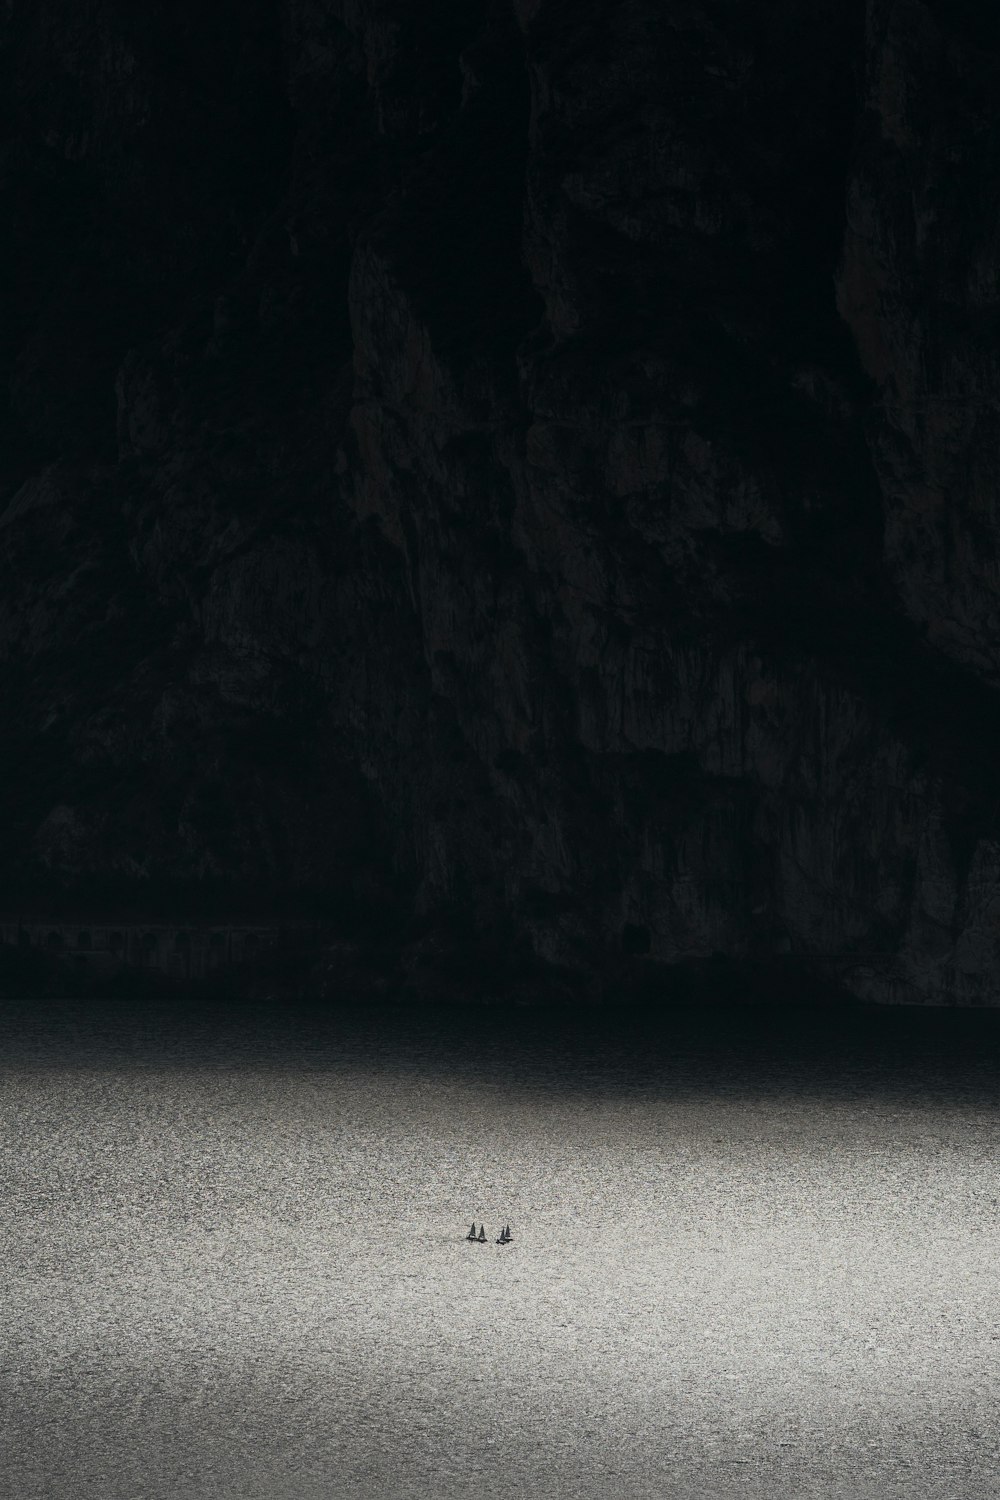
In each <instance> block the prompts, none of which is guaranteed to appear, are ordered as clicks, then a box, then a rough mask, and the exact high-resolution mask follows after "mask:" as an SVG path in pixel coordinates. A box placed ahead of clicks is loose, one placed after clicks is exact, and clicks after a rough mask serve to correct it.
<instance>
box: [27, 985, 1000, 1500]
mask: <svg viewBox="0 0 1000 1500" xmlns="http://www.w3.org/2000/svg"><path fill="white" fill-rule="evenodd" d="M998 1023H1000V1017H998V1016H994V1015H984V1014H969V1013H966V1014H964V1015H956V1014H953V1013H947V1014H940V1013H939V1014H938V1015H927V1014H924V1013H915V1012H890V1013H878V1012H875V1013H868V1012H863V1011H862V1012H853V1011H850V1012H844V1013H837V1014H834V1013H831V1014H827V1015H825V1016H823V1017H820V1018H818V1019H816V1020H815V1021H813V1022H806V1021H805V1020H804V1019H803V1018H802V1016H801V1015H797V1014H794V1013H791V1012H784V1013H783V1012H774V1013H769V1012H764V1011H749V1010H748V1011H744V1012H736V1013H733V1012H719V1013H718V1014H717V1015H714V1016H711V1017H708V1018H704V1017H703V1018H702V1019H698V1017H697V1016H694V1015H691V1014H689V1013H682V1014H680V1015H677V1016H675V1017H674V1018H673V1019H672V1020H671V1021H669V1022H665V1023H662V1024H660V1025H658V1026H653V1025H652V1023H649V1022H639V1021H636V1022H633V1023H628V1024H621V1025H617V1026H616V1025H614V1024H613V1023H611V1022H609V1021H601V1020H596V1019H594V1018H593V1017H589V1016H588V1017H586V1018H583V1017H577V1018H575V1019H573V1018H565V1019H563V1020H560V1019H559V1018H548V1019H545V1018H540V1017H538V1016H535V1015H527V1014H525V1013H520V1014H519V1015H518V1016H517V1017H516V1019H511V1018H509V1017H508V1018H503V1017H500V1016H499V1015H497V1014H493V1013H488V1014H486V1015H483V1014H478V1015H473V1014H471V1013H463V1012H460V1011H448V1012H444V1011H442V1012H433V1011H424V1012H420V1013H409V1014H405V1013H399V1012H385V1013H377V1012H376V1013H361V1012H359V1011H352V1010H349V1009H345V1010H343V1011H340V1012H337V1013H335V1014H333V1015H330V1016H327V1017H325V1018H324V1017H317V1016H314V1015H303V1014H301V1013H298V1014H295V1015H285V1016H284V1017H279V1016H276V1015H274V1014H273V1013H271V1014H268V1013H265V1012H264V1011H259V1012H256V1013H254V1014H252V1015H250V1014H244V1015H243V1016H242V1017H240V1018H234V1017H232V1016H228V1017H227V1016H220V1015H210V1016H205V1015H202V1016H196V1015H194V1014H192V1013H190V1012H188V1013H170V1012H168V1010H166V1009H165V1008H164V1007H163V1005H162V1004H161V1003H159V1002H158V1004H157V1007H156V1008H155V1009H150V1010H147V1011H144V1012H142V1013H141V1014H137V1013H136V1012H134V1011H130V1010H128V1009H127V1008H125V1007H121V1006H119V1007H118V1008H112V1007H105V1008H99V1009H97V1010H95V1009H94V1008H93V1007H90V1008H89V1009H86V1008H84V1007H82V1006H78V1005H74V1004H69V1003H66V1004H63V1005H53V1004H51V1003H49V1004H48V1008H47V1010H46V1011H45V1012H44V1013H40V1012H39V1011H38V1010H37V1009H35V1010H33V1009H32V1008H31V1007H29V1006H28V1005H25V1006H23V1007H16V1006H10V1005H7V1007H6V1009H5V1010H4V1011H3V1012H2V1013H0V1069H2V1071H0V1251H2V1256H0V1274H2V1288H3V1307H2V1327H0V1355H2V1363H0V1430H2V1433H3V1442H2V1448H0V1493H2V1494H4V1495H10V1496H12V1497H18V1500H34V1497H45V1500H49V1497H59V1500H62V1497H73V1500H91V1497H93V1500H98V1497H99V1500H112V1497H114V1500H139V1497H142V1500H146V1497H150V1500H153V1497H161V1496H162V1497H170V1500H181V1497H202V1496H226V1497H239V1500H257V1497H266V1500H279V1497H281V1500H283V1497H286V1496H287V1497H290V1500H291V1497H294V1500H312V1497H320V1496H322V1497H324V1500H326V1497H330V1500H354V1497H362V1496H363V1497H366V1500H367V1497H382V1496H384V1497H403V1496H413V1497H425V1496H426V1497H430V1500H437V1497H450V1496H463V1497H466V1496H468V1495H469V1494H470V1493H476V1494H479V1493H484V1492H486V1491H491V1492H496V1493H502V1494H504V1495H506V1496H512V1497H520V1496H532V1497H534V1496H546V1497H554V1496H561V1497H577V1496H579V1497H587V1500H590V1497H594V1500H598V1497H600V1500H606V1497H611V1496H622V1497H639V1496H643V1497H645V1496H649V1497H654V1496H655V1497H657V1500H663V1497H671V1496H678V1497H680V1496H684V1497H687V1496H691V1497H695V1496H697V1497H699V1500H702V1497H712V1496H726V1497H728V1496H737V1495H739V1496H760V1497H768V1500H770V1497H786V1496H787V1497H793V1496H794V1497H804V1496H844V1497H848V1496H850V1497H855V1496H858V1497H865V1496H879V1497H882V1496H898V1497H900V1500H904V1497H905V1500H919V1497H924V1496H928V1497H930V1496H933V1497H935V1500H959V1497H963V1500H964V1497H966V1496H972V1495H982V1496H988V1495H990V1494H994V1493H996V1482H997V1481H996V1477H995V1476H996V1472H997V1469H998V1467H1000V1465H998V1436H997V1393H998V1390H1000V1379H998V1377H1000V1368H998V1365H1000V1299H998V1290H1000V1287H998V1264H1000V1261H998V1249H1000V1232H998V1204H997V1200H998V1198H1000V1180H998V1173H997V1154H998V1135H1000V1116H998V1112H997V1094H996V1078H997V1073H996V1060H997V1052H998V1049H997V1040H998V1035H1000V1027H998ZM518 1028H520V1030H518ZM473 1219H475V1220H476V1222H477V1224H478V1223H479V1222H480V1221H481V1220H483V1219H485V1221H486V1224H487V1229H488V1232H489V1234H490V1239H491V1242H490V1243H489V1244H487V1245H484V1246H479V1245H475V1246H473V1245H469V1244H467V1243H466V1242H465V1240H464V1238H463V1236H464V1235H465V1233H466V1231H467V1229H468V1226H469V1224H470V1222H471V1221H472V1220H473ZM506 1220H509V1221H510V1223H511V1225H512V1228H513V1230H514V1234H515V1239H514V1243H513V1244H512V1245H511V1246H509V1247H498V1246H496V1245H495V1244H493V1243H492V1240H493V1238H494V1237H495V1235H496V1233H497V1231H498V1229H499V1227H500V1225H501V1224H502V1223H503V1222H504V1221H506Z"/></svg>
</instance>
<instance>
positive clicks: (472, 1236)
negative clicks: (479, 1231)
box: [465, 1219, 476, 1240]
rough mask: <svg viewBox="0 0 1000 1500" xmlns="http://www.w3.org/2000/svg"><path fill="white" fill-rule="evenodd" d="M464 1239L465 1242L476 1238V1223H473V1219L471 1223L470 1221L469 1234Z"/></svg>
mask: <svg viewBox="0 0 1000 1500" xmlns="http://www.w3.org/2000/svg"><path fill="white" fill-rule="evenodd" d="M465 1238H466V1239H467V1240H474V1239H475V1238H476V1221H475V1219H473V1221H472V1228H471V1229H470V1230H469V1232H468V1234H467V1235H466V1236H465Z"/></svg>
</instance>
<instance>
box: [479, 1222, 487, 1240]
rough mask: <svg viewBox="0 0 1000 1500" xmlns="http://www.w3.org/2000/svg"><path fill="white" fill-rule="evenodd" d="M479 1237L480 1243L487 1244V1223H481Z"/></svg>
mask: <svg viewBox="0 0 1000 1500" xmlns="http://www.w3.org/2000/svg"><path fill="white" fill-rule="evenodd" d="M477 1238H478V1242H479V1244H480V1245H485V1244H486V1225H485V1224H480V1226H479V1234H478V1236H477Z"/></svg>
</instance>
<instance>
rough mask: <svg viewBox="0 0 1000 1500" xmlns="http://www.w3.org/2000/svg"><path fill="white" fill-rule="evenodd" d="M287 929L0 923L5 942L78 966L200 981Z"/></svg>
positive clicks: (248, 957) (249, 956) (282, 936)
mask: <svg viewBox="0 0 1000 1500" xmlns="http://www.w3.org/2000/svg"><path fill="white" fill-rule="evenodd" d="M288 937H289V933H288V930H287V928H285V927H283V926H271V927H268V926H259V925H256V924H250V923H248V924H240V925H232V924H219V925H203V924H194V923H188V924H186V925H185V924H182V923H176V922H106V923H97V922H44V921H35V920H30V921H29V920H20V919H18V918H9V917H8V918H3V919H0V942H3V943H5V944H10V945H12V946H17V947H22V948H37V949H42V950H44V951H45V952H47V953H48V954H50V955H51V956H52V957H53V958H60V959H65V960H66V961H68V962H69V963H72V964H75V965H76V966H78V967H81V968H82V967H86V968H87V969H90V970H94V971H98V972H100V971H107V972H112V971H113V970H115V969H118V968H121V967H122V966H123V965H126V964H127V965H129V966H130V967H135V968H144V969H156V970H158V971H159V972H160V973H163V974H169V975H172V976H173V977H175V978H177V979H198V978H201V977H203V976H204V975H206V974H210V973H212V972H213V971H214V970H216V969H222V968H226V967H227V966H228V965H230V964H237V963H248V962H250V961H252V960H253V959H255V958H257V957H259V955H260V954H261V953H262V952H264V951H265V950H266V949H268V948H273V947H275V946H276V945H277V944H278V943H279V942H281V941H283V940H287V939H288Z"/></svg>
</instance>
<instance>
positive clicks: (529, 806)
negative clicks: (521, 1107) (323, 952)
mask: <svg viewBox="0 0 1000 1500" xmlns="http://www.w3.org/2000/svg"><path fill="white" fill-rule="evenodd" d="M998 63H1000V22H988V21H987V19H986V17H985V12H984V11H983V10H982V8H981V7H974V6H973V5H972V4H971V0H949V3H948V4H945V3H944V0H923V3H920V0H892V3H890V0H868V3H867V6H866V5H865V4H864V3H862V0H816V3H814V4H813V5H811V6H809V7H803V6H802V5H801V4H800V3H797V0H774V3H773V4H770V5H767V6H756V7H747V6H746V5H743V4H740V3H737V0H690V3H686V0H678V3H669V4H665V3H654V0H609V3H598V0H506V3H502V0H463V3H461V4H459V3H457V0H435V3H434V4H433V5H425V4H421V5H418V4H415V3H404V0H239V3H237V0H212V3H211V4H210V5H206V4H204V3H200V4H197V5H196V4H194V3H192V0H148V3H147V4H145V5H143V6H142V7H139V8H137V7H135V6H132V5H127V4H125V3H124V0H30V3H28V0H6V3H5V5H4V7H2V9H0V100H2V101H3V106H4V107H3V117H2V121H0V128H2V148H0V214H2V220H0V221H2V222H3V223H4V225H5V226H6V231H5V236H4V238H5V241H6V245H5V249H4V252H3V254H4V260H5V266H4V286H5V289H6V292H7V296H6V298H5V301H6V302H7V315H6V316H5V317H4V319H3V320H0V363H2V366H3V373H4V378H3V383H2V395H0V399H2V401H3V407H2V411H0V714H2V722H3V725H4V730H3V735H2V745H0V811H2V825H0V826H2V827H3V829H4V833H5V836H4V839H3V847H2V849H0V892H2V895H3V901H4V904H6V906H7V907H8V909H13V908H15V907H17V908H18V909H26V910H33V911H36V912H38V913H42V914H45V913H53V912H55V911H57V910H67V911H69V910H72V911H74V912H75V911H77V910H82V909H83V908H85V907H89V908H92V909H96V908H97V907H100V908H101V909H102V910H108V911H111V910H112V909H113V910H115V911H131V912H135V913H138V914H140V915H142V916H144V917H149V918H152V917H154V916H156V915H159V914H162V913H164V912H167V911H169V912H171V913H173V912H182V911H186V910H188V909H190V910H196V911H198V912H200V913H202V914H209V915H211V914H212V913H215V912H223V911H236V910H238V911H239V912H240V913H241V914H242V915H244V916H246V917H247V918H248V919H249V918H253V917H255V916H267V917H271V916H289V915H295V914H300V915H307V916H309V917H310V918H312V917H314V916H320V917H323V918H324V919H328V920H329V921H330V923H331V924H332V926H333V927H335V928H337V930H338V931H339V932H340V934H341V936H342V937H343V938H344V940H350V939H351V936H352V934H356V933H359V932H364V933H365V934H366V935H367V936H366V942H367V944H368V951H373V950H374V949H376V948H381V949H384V950H385V951H386V952H390V951H391V955H392V957H391V964H390V965H389V968H390V969H391V972H392V976H393V977H392V983H393V984H396V985H397V986H398V985H401V986H402V988H403V991H404V992H434V991H435V990H436V989H439V988H441V987H444V988H447V986H448V985H449V984H451V985H453V986H455V985H457V986H458V987H459V988H462V987H463V986H465V987H466V988H470V987H471V988H476V987H477V986H478V987H479V988H482V987H483V986H484V985H485V986H486V987H487V988H490V987H492V988H493V989H494V990H495V991H496V992H498V993H510V994H512V995H516V994H518V993H519V992H520V991H524V990H525V987H527V989H528V990H530V989H531V986H532V985H535V986H536V987H537V984H538V983H539V982H540V981H539V976H540V975H541V976H546V975H548V976H549V977H550V978H551V980H552V982H553V983H556V982H557V981H558V983H560V984H562V985H563V986H564V987H568V990H569V991H570V992H572V993H574V994H577V993H578V994H580V995H582V996H587V997H590V998H600V997H602V996H614V995H616V994H624V993H627V992H629V991H630V989H638V990H641V991H644V992H648V993H662V994H669V993H670V990H671V982H672V979H673V977H675V976H680V975H682V974H683V975H690V974H692V973H700V972H702V971H704V973H706V974H707V975H709V976H711V975H712V974H713V973H722V972H723V971H725V972H726V973H727V974H728V975H730V976H731V977H734V982H735V983H736V984H737V986H739V985H740V984H741V983H742V982H743V979H744V978H746V980H747V983H749V982H750V978H751V977H752V976H753V975H764V976H765V979H764V983H765V984H770V983H771V982H772V980H773V981H775V982H777V979H776V976H781V975H792V976H794V977H793V979H792V980H791V981H790V982H791V983H792V985H793V987H798V989H799V990H800V991H801V993H802V994H803V995H804V996H805V997H806V998H808V995H809V994H810V993H811V991H812V989H814V988H816V989H818V988H821V987H823V986H827V987H829V986H832V987H833V990H834V991H835V992H836V993H837V994H840V995H841V996H843V997H844V998H850V997H854V998H858V999H865V1000H878V1001H886V1002H911V1003H913V1002H915V1003H958V1004H992V1003H994V1001H995V999H996V997H997V988H996V984H995V979H996V976H997V974H998V968H1000V947H998V944H1000V748H998V747H1000V736H998V731H1000V589H998V583H1000V509H998V505H997V499H996V497H997V493H998V485H1000V291H998V288H1000V227H998V226H1000V221H998V220H997V217H996V214H995V212H994V206H995V203H996V199H997V193H998V189H1000V112H998V110H997V107H996V102H995V95H996V88H995V79H996V71H997V66H998ZM337 951H338V952H341V953H342V952H343V945H341V947H340V948H339V949H338V950H337ZM348 967H349V966H348ZM343 972H344V969H343V964H342V963H341V966H340V968H338V967H337V963H333V962H332V963H331V967H330V970H329V973H330V976H331V977H330V978H329V979H328V981H326V982H328V983H329V984H331V985H333V984H335V983H336V982H337V980H336V976H337V975H338V974H340V975H342V974H343ZM352 973H353V974H354V977H353V978H352V980H351V982H352V983H360V982H361V981H360V980H359V979H358V977H357V973H356V972H354V971H352ZM317 982H320V981H317ZM380 982H384V978H383V980H382V981H380ZM755 982H756V981H755ZM710 988H711V985H710V984H709V989H710Z"/></svg>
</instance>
